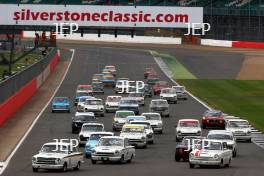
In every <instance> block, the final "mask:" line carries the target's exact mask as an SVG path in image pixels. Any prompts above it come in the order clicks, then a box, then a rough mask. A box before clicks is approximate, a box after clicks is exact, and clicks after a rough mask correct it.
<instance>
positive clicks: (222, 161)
mask: <svg viewBox="0 0 264 176" xmlns="http://www.w3.org/2000/svg"><path fill="white" fill-rule="evenodd" d="M218 167H219V168H222V167H224V160H223V159H221V163H220V165H219V166H218Z"/></svg>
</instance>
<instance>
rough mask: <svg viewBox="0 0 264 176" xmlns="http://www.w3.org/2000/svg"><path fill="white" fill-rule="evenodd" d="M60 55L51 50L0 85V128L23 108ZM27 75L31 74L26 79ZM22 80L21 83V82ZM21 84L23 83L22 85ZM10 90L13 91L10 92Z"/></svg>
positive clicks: (53, 67)
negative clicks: (29, 77)
mask: <svg viewBox="0 0 264 176" xmlns="http://www.w3.org/2000/svg"><path fill="white" fill-rule="evenodd" d="M59 59H60V53H59V51H57V50H56V49H53V50H52V51H51V52H50V53H49V54H48V55H47V56H46V57H45V58H43V59H41V61H39V62H37V63H36V64H34V65H32V66H31V67H29V68H27V69H26V70H24V71H22V72H20V73H18V74H16V75H14V76H12V77H10V78H9V79H7V80H5V81H3V82H2V83H0V94H1V95H0V96H1V102H0V126H2V125H3V124H4V123H5V122H6V121H7V120H8V119H10V118H12V115H13V114H14V113H16V112H17V111H18V110H19V109H21V108H22V107H23V105H24V104H25V103H27V102H28V101H29V100H30V99H31V98H32V97H33V96H34V94H35V93H36V92H37V90H38V89H39V87H40V86H41V85H42V84H43V83H44V82H45V81H46V79H47V78H48V76H49V75H50V74H51V73H52V72H53V71H54V69H55V68H56V65H57V62H58V60H59ZM29 74H31V76H32V74H33V76H32V78H31V79H28V76H29ZM22 80H23V81H22ZM21 82H25V84H22V83H21ZM10 88H12V90H13V91H11V92H10Z"/></svg>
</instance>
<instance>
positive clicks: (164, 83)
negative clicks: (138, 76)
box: [155, 81, 168, 86]
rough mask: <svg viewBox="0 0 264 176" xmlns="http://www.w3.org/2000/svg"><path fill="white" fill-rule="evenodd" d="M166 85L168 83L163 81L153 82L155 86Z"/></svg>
mask: <svg viewBox="0 0 264 176" xmlns="http://www.w3.org/2000/svg"><path fill="white" fill-rule="evenodd" d="M167 85H168V83H167V82H163V81H160V82H157V83H156V84H155V86H167Z"/></svg>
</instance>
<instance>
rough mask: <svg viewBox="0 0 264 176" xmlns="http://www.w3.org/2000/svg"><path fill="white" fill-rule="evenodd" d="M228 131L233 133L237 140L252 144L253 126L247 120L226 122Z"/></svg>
mask: <svg viewBox="0 0 264 176" xmlns="http://www.w3.org/2000/svg"><path fill="white" fill-rule="evenodd" d="M225 128H226V130H228V131H231V132H232V133H233V135H234V137H235V139H236V140H246V141H248V142H251V126H250V124H249V123H248V121H247V120H243V119H229V120H226V125H225Z"/></svg>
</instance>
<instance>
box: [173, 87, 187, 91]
mask: <svg viewBox="0 0 264 176" xmlns="http://www.w3.org/2000/svg"><path fill="white" fill-rule="evenodd" d="M174 89H175V91H176V92H184V91H185V88H184V87H174Z"/></svg>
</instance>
